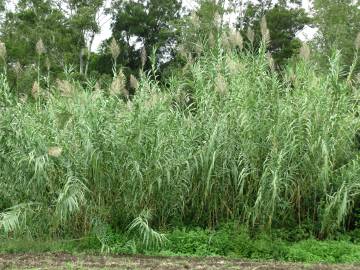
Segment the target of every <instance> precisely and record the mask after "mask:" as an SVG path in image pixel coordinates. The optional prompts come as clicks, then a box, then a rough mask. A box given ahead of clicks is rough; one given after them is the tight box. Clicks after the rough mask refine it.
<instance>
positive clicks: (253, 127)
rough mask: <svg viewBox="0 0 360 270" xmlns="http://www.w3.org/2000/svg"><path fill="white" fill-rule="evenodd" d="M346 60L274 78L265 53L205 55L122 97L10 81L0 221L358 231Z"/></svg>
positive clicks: (62, 227) (1, 224)
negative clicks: (33, 90)
mask: <svg viewBox="0 0 360 270" xmlns="http://www.w3.org/2000/svg"><path fill="white" fill-rule="evenodd" d="M338 57H339V55H336V56H335V57H334V58H333V59H332V60H331V70H329V72H328V74H325V75H323V74H318V73H317V72H316V71H315V69H314V68H313V66H312V64H311V63H310V62H309V61H303V60H302V61H299V62H298V63H297V64H296V65H293V66H291V67H289V68H288V69H287V70H286V71H284V74H282V75H279V74H278V73H276V72H273V71H271V68H270V67H269V61H268V58H267V57H266V55H265V53H264V52H263V51H260V53H259V55H257V56H254V55H253V54H251V53H246V52H244V53H240V54H236V53H225V52H223V51H222V50H220V51H218V52H207V53H204V56H203V57H201V58H200V59H199V60H198V61H197V62H196V63H194V64H193V65H188V66H187V67H186V68H185V69H184V71H183V74H180V75H176V76H174V77H173V78H172V79H171V80H170V81H169V83H168V85H167V86H161V85H159V84H158V83H156V82H154V81H153V80H151V79H150V78H148V77H147V76H146V75H145V74H143V77H142V79H141V80H140V82H139V88H138V90H137V94H136V95H135V96H134V97H133V98H132V99H131V101H126V102H125V101H124V99H121V98H119V97H117V96H116V95H109V92H108V90H99V89H97V90H96V91H95V90H94V87H92V86H88V87H85V89H84V87H82V86H81V85H79V84H78V83H77V82H76V81H71V82H68V88H69V89H72V91H69V92H68V93H67V95H65V96H64V95H61V92H60V91H59V89H57V88H56V87H54V88H52V89H50V90H49V91H46V92H45V93H43V94H42V96H41V95H40V96H37V98H36V99H33V98H29V99H28V100H24V99H23V98H18V97H17V96H16V95H15V94H13V93H12V91H11V90H10V89H9V88H8V86H7V83H6V80H5V79H4V77H3V78H2V79H1V83H0V87H1V90H0V102H1V103H0V105H1V106H0V112H1V118H0V146H1V147H0V179H1V181H0V211H1V212H2V214H1V215H0V228H1V230H2V231H3V232H5V233H8V234H12V235H13V233H16V234H20V235H24V234H25V235H31V236H41V235H51V236H63V235H84V234H87V233H88V232H89V231H91V230H92V228H94V227H95V226H96V224H99V223H106V224H110V225H111V226H112V227H113V228H117V229H120V230H124V229H126V228H129V227H128V226H129V224H130V223H131V222H132V223H131V224H132V226H131V227H130V228H133V227H136V226H137V225H139V224H140V225H141V224H142V225H144V226H145V227H144V228H145V229H147V230H149V231H150V232H154V233H156V232H155V231H152V229H151V228H150V227H146V226H147V225H151V227H152V228H155V229H158V228H166V227H169V226H179V225H195V226H203V227H214V226H216V225H218V224H220V223H221V222H226V221H239V222H241V223H243V224H246V226H248V227H249V228H253V227H254V228H258V227H263V228H274V227H276V228H294V227H295V226H307V227H309V226H310V227H309V230H310V231H311V232H312V233H314V234H316V235H318V236H325V235H327V234H328V233H330V232H333V231H335V230H342V229H344V228H345V229H348V228H350V227H351V226H353V224H355V223H356V222H359V217H358V216H357V215H356V209H359V207H360V180H359V179H360V159H359V149H358V147H359V146H358V145H357V141H356V138H357V137H356V134H357V132H358V129H359V128H360V127H359V124H360V122H359V119H360V118H359V117H358V115H357V112H358V109H359V108H358V102H357V99H358V98H359V96H358V94H359V93H358V91H359V89H358V88H356V87H354V86H351V85H350V84H348V83H346V82H343V81H342V80H341V79H340V77H341V76H342V74H341V67H340V66H339V64H338ZM134 219H135V220H134ZM148 222H149V224H148ZM140 225H139V226H140Z"/></svg>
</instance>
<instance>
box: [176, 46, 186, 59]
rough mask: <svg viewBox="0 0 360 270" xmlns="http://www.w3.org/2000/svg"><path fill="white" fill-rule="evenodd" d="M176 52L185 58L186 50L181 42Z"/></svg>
mask: <svg viewBox="0 0 360 270" xmlns="http://www.w3.org/2000/svg"><path fill="white" fill-rule="evenodd" d="M178 52H179V54H180V56H181V57H182V58H184V59H186V58H187V52H186V49H185V46H184V45H183V44H180V45H179V47H178Z"/></svg>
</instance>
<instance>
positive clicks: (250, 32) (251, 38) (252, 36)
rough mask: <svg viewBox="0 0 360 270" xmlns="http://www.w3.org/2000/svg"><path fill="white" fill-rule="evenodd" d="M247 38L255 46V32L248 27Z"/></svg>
mask: <svg viewBox="0 0 360 270" xmlns="http://www.w3.org/2000/svg"><path fill="white" fill-rule="evenodd" d="M246 37H247V39H248V40H249V41H250V43H251V45H253V44H254V40H255V33H254V30H252V28H251V27H248V29H247V31H246Z"/></svg>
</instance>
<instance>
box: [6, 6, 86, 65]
mask: <svg viewBox="0 0 360 270" xmlns="http://www.w3.org/2000/svg"><path fill="white" fill-rule="evenodd" d="M0 35H1V40H2V42H4V43H5V44H6V47H7V60H8V63H9V64H10V65H11V66H14V65H15V63H17V62H18V61H19V63H20V65H21V67H23V68H25V69H26V70H30V69H31V67H33V65H34V64H35V63H37V61H38V60H37V58H38V54H37V52H36V44H37V42H38V41H39V40H40V39H41V40H42V41H43V43H44V47H45V48H46V55H44V56H43V57H46V58H48V61H42V64H43V67H42V68H45V67H44V66H45V65H47V66H48V67H50V66H51V70H52V72H60V71H62V70H63V67H64V66H65V65H66V64H69V63H72V62H73V59H74V57H75V56H76V55H77V51H78V47H77V43H78V40H79V36H78V34H77V32H76V31H75V30H74V28H73V27H72V25H71V23H70V20H69V19H68V18H67V17H66V16H65V15H64V14H63V13H62V12H61V11H60V10H58V9H57V8H55V7H54V6H53V5H52V2H51V1H46V0H20V1H19V2H18V4H17V5H16V8H15V10H14V11H7V13H6V17H5V19H4V23H3V27H2V28H1V34H0Z"/></svg>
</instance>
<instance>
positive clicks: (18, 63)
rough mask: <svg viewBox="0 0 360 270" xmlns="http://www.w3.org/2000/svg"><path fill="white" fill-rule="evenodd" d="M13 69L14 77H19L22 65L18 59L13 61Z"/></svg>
mask: <svg viewBox="0 0 360 270" xmlns="http://www.w3.org/2000/svg"><path fill="white" fill-rule="evenodd" d="M14 71H15V74H16V77H19V75H20V73H21V72H22V67H21V64H20V62H19V61H17V62H16V63H15V66H14Z"/></svg>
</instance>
